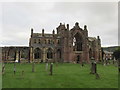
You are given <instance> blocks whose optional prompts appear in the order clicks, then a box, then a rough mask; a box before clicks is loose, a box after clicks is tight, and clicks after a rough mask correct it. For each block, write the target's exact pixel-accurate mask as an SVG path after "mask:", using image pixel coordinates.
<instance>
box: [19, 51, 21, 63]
mask: <svg viewBox="0 0 120 90" xmlns="http://www.w3.org/2000/svg"><path fill="white" fill-rule="evenodd" d="M20 60H21V51H19V62H20Z"/></svg>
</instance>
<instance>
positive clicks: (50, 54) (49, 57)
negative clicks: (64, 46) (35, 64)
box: [47, 48, 53, 59]
mask: <svg viewBox="0 0 120 90" xmlns="http://www.w3.org/2000/svg"><path fill="white" fill-rule="evenodd" d="M47 58H48V59H52V58H53V50H52V49H51V48H48V50H47Z"/></svg>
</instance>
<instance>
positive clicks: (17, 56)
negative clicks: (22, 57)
mask: <svg viewBox="0 0 120 90" xmlns="http://www.w3.org/2000/svg"><path fill="white" fill-rule="evenodd" d="M16 60H19V53H18V50H17V51H16Z"/></svg>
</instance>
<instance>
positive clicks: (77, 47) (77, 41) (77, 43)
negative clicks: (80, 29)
mask: <svg viewBox="0 0 120 90" xmlns="http://www.w3.org/2000/svg"><path fill="white" fill-rule="evenodd" d="M73 50H74V51H82V37H81V36H80V34H79V33H76V34H75V36H74V38H73Z"/></svg>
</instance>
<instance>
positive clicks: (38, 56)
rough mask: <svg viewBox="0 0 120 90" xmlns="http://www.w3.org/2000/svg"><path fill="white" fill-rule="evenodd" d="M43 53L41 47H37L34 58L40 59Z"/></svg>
mask: <svg viewBox="0 0 120 90" xmlns="http://www.w3.org/2000/svg"><path fill="white" fill-rule="evenodd" d="M41 54H42V52H41V50H40V49H39V48H36V49H35V50H34V58H35V59H40V58H41Z"/></svg>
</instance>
